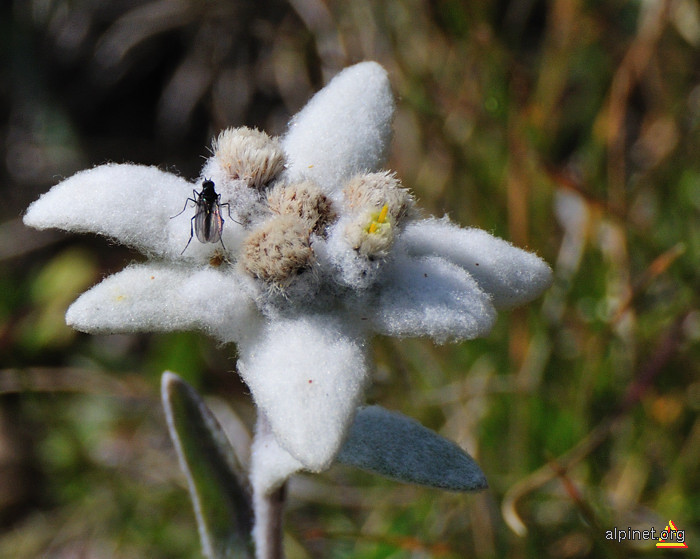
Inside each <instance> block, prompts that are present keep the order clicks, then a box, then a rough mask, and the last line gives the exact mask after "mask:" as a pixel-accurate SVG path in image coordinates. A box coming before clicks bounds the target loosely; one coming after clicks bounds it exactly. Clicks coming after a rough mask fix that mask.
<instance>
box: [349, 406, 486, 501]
mask: <svg viewBox="0 0 700 559" xmlns="http://www.w3.org/2000/svg"><path fill="white" fill-rule="evenodd" d="M337 460H338V462H341V463H343V464H348V465H350V466H355V467H356V468H360V469H362V470H367V471H369V472H372V473H375V474H379V475H381V476H384V477H388V478H391V479H395V480H397V481H403V482H407V483H416V484H418V485H427V486H429V487H437V488H439V489H447V490H449V491H479V490H481V489H486V488H487V487H488V483H487V482H486V476H484V473H483V472H482V471H481V469H480V468H479V466H478V465H477V463H476V462H475V461H474V459H473V458H472V457H471V456H469V455H468V454H467V453H466V452H465V451H464V450H462V449H461V448H460V447H459V446H457V445H456V444H455V443H453V442H452V441H450V440H448V439H445V438H444V437H441V436H440V435H438V434H437V433H435V432H434V431H431V430H430V429H428V428H427V427H424V426H423V425H421V424H420V423H418V422H417V421H415V420H414V419H411V418H409V417H406V416H405V415H401V414H400V413H396V412H391V411H389V410H386V409H384V408H382V407H379V406H370V407H366V408H362V409H360V410H359V411H358V413H357V415H356V416H355V422H354V423H353V425H352V428H351V429H350V435H349V436H348V440H347V441H346V442H345V445H344V446H343V448H342V450H341V451H340V453H339V454H338V457H337Z"/></svg>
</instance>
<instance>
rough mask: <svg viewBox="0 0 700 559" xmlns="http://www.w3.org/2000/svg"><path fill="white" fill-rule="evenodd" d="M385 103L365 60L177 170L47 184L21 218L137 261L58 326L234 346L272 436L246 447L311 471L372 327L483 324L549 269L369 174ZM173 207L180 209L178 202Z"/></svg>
mask: <svg viewBox="0 0 700 559" xmlns="http://www.w3.org/2000/svg"><path fill="white" fill-rule="evenodd" d="M393 109H394V101H393V96H392V93H391V89H390V86H389V81H388V78H387V75H386V72H385V71H384V70H383V69H382V68H381V67H380V66H379V65H378V64H376V63H373V62H364V63H361V64H357V65H355V66H352V67H350V68H348V69H346V70H344V71H343V72H341V73H340V74H339V75H338V76H336V77H335V78H334V79H333V80H332V81H331V82H330V84H329V85H328V86H326V87H325V88H324V89H323V90H321V91H320V92H319V93H318V94H317V95H316V96H314V98H313V99H312V100H311V101H310V102H309V103H308V104H307V106H306V107H305V108H304V109H303V110H302V111H301V112H300V113H299V114H298V115H296V116H295V117H294V118H293V119H292V121H291V122H290V125H289V129H288V131H287V132H286V134H285V135H284V136H283V137H282V138H281V139H276V138H271V137H269V136H268V135H267V134H265V133H263V132H260V131H257V130H251V129H248V128H237V129H229V130H226V131H224V132H222V133H221V134H220V135H219V136H218V138H217V139H216V140H215V141H214V144H213V149H212V156H211V157H210V158H209V159H208V160H207V162H206V163H205V165H204V167H203V169H202V174H201V176H200V178H199V179H197V180H196V181H195V182H194V183H190V182H188V181H187V180H185V179H184V178H182V177H179V176H176V175H174V174H171V173H166V172H164V171H161V170H159V169H157V168H155V167H145V166H138V165H115V164H108V165H102V166H99V167H96V168H94V169H90V170H87V171H83V172H80V173H78V174H76V175H74V176H73V177H71V178H69V179H67V180H65V181H63V182H61V183H60V184H58V185H57V186H55V187H54V188H53V189H51V190H50V191H49V192H48V193H47V194H45V195H44V196H42V197H41V198H40V199H39V200H38V201H36V202H35V203H34V204H32V205H31V206H30V208H29V210H28V211H27V214H26V216H25V223H27V224H28V225H31V226H34V227H38V228H48V227H58V228H62V229H67V230H72V231H89V232H93V233H98V234H102V235H106V236H109V237H112V238H115V239H117V240H119V241H121V242H123V243H126V244H128V245H131V246H134V247H136V248H138V249H139V250H141V251H142V252H144V253H145V254H146V255H148V256H149V257H150V258H151V259H150V260H149V261H148V262H146V263H144V264H134V265H131V266H129V267H127V268H126V269H125V270H123V271H121V272H119V273H117V274H115V275H113V276H110V277H108V278H106V279H105V280H104V281H102V282H101V283H100V284H98V285H96V286H95V287H93V288H92V289H91V290H89V291H88V292H86V293H84V294H83V295H82V296H81V297H80V298H79V299H78V300H77V301H76V302H75V303H73V305H72V306H71V307H70V309H69V310H68V313H67V315H66V319H67V322H68V323H69V324H70V325H72V326H73V327H75V328H77V329H79V330H83V331H86V332H93V333H101V332H125V331H138V330H181V329H201V330H204V331H205V332H207V333H209V334H211V335H212V336H214V337H216V338H218V339H219V340H221V341H223V342H233V343H236V344H238V350H239V363H238V368H239V372H240V374H241V375H242V377H243V378H244V380H245V381H246V383H247V384H248V386H249V387H250V389H251V392H252V394H253V397H254V399H255V402H256V404H257V405H258V406H259V407H260V409H261V410H262V412H263V414H264V416H265V417H266V418H267V421H268V422H269V427H270V430H271V433H272V435H271V436H272V438H273V439H274V441H273V442H274V444H272V443H270V444H271V445H272V447H270V448H272V450H270V448H268V449H267V450H265V451H264V452H263V450H260V452H261V453H263V454H265V456H266V457H268V458H269V456H270V455H275V456H284V459H282V458H280V460H279V463H278V465H279V464H287V465H289V466H288V469H290V468H291V469H294V468H298V467H304V468H307V469H310V470H314V471H318V470H321V469H324V468H326V467H327V466H328V465H329V464H330V463H331V462H332V460H333V458H334V457H335V455H336V454H337V452H338V450H339V448H340V446H341V444H342V442H343V440H344V437H345V435H346V433H347V430H348V428H349V426H350V424H351V423H352V419H353V417H354V414H355V410H356V409H357V406H358V404H359V403H360V402H361V399H362V394H363V388H364V387H365V385H366V383H367V378H368V368H369V364H368V359H367V351H366V350H367V340H368V339H369V337H370V336H371V335H372V334H374V333H381V334H386V335H392V336H428V337H431V338H432V339H434V340H435V341H437V342H445V341H448V340H452V341H458V340H464V339H469V338H474V337H478V336H483V335H486V334H487V333H488V332H489V331H490V329H491V327H492V326H493V323H494V321H495V317H496V309H499V308H508V307H512V306H515V305H519V304H522V303H525V302H527V301H530V300H531V299H533V298H535V297H536V296H538V295H539V294H540V293H541V292H542V291H543V290H544V289H545V288H546V287H548V285H549V284H550V281H551V271H550V269H549V267H548V266H547V265H546V264H545V263H544V261H542V260H541V259H540V258H538V257H537V256H535V255H534V254H531V253H528V252H525V251H523V250H520V249H518V248H515V247H513V246H512V245H510V244H509V243H507V242H505V241H503V240H500V239H497V238H495V237H492V236H491V235H489V234H488V233H486V232H484V231H481V230H478V229H461V228H459V227H458V226H457V225H455V224H453V223H451V222H450V221H449V220H448V219H447V218H442V219H436V218H428V219H419V216H418V212H417V210H416V208H415V200H414V197H413V196H412V195H411V193H410V192H409V191H408V190H407V189H406V188H405V187H403V186H402V185H401V183H400V181H399V179H398V178H397V177H396V176H395V175H394V174H392V173H390V172H387V171H384V170H382V166H383V164H384V162H385V156H386V153H387V150H388V146H389V141H390V137H391V121H392V116H393ZM205 181H211V183H213V185H214V188H215V193H216V195H217V197H216V198H213V197H210V198H209V199H208V200H207V201H206V204H209V206H207V208H205V209H209V210H211V211H212V212H218V213H216V216H215V217H216V218H217V221H214V222H212V223H213V226H215V227H219V230H217V231H216V233H218V234H220V239H219V237H218V236H216V235H214V236H211V237H210V238H211V239H213V240H214V241H215V242H200V240H199V239H198V238H197V239H196V240H192V238H193V227H195V226H197V223H198V222H197V221H196V220H197V219H198V218H197V216H198V212H201V211H202V207H201V205H202V204H204V203H205V202H202V201H201V198H200V191H201V189H202V186H203V184H204V182H205ZM144 187H147V188H148V192H149V196H146V197H144V196H143V195H142V193H143V189H144ZM208 187H210V185H208ZM188 198H189V199H190V201H189V202H188V201H187V200H188ZM193 203H194V207H193ZM183 204H185V207H186V208H187V207H189V208H190V211H184V212H182V213H181V214H178V211H180V210H181V209H182V207H183ZM188 204H189V205H188ZM173 216H174V217H173ZM193 220H194V221H193ZM188 239H189V240H188ZM187 243H190V244H189V245H188V246H187V248H186V250H184V251H183V248H184V247H186V245H187ZM268 438H269V437H268ZM273 447H274V448H273ZM266 459H267V458H266ZM281 468H282V470H284V468H287V466H284V467H281ZM285 471H286V470H285ZM288 473H289V472H286V474H285V475H287V474H288ZM279 475H280V476H282V475H283V474H279ZM273 477H274V476H273ZM275 479H276V478H275ZM265 483H267V484H270V485H272V484H273V483H274V480H273V481H270V480H267V481H266V482H265Z"/></svg>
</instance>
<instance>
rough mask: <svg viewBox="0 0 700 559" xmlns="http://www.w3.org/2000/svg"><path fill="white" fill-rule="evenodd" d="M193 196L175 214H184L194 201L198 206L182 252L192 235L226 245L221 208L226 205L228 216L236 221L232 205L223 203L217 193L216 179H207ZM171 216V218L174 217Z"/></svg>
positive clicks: (201, 241)
mask: <svg viewBox="0 0 700 559" xmlns="http://www.w3.org/2000/svg"><path fill="white" fill-rule="evenodd" d="M192 196H193V197H192V198H188V199H187V200H186V201H185V207H184V208H182V211H181V212H180V213H179V214H176V215H174V216H173V217H177V216H178V215H180V214H182V213H183V212H184V211H185V210H186V209H187V204H189V203H190V202H192V203H193V204H194V206H195V208H196V211H195V214H194V216H193V217H192V219H191V220H190V240H189V241H187V244H186V245H185V248H183V249H182V252H181V253H180V254H184V253H185V251H186V250H187V247H188V246H190V243H191V242H192V237H194V236H195V235H197V239H198V240H199V242H200V243H218V242H221V246H222V247H224V250H226V247H225V246H224V241H222V240H221V232H222V231H223V229H224V218H223V217H222V216H221V208H222V207H223V206H226V209H227V210H228V216H229V217H230V218H231V220H232V221H235V219H233V218H232V217H231V207H230V206H229V204H228V203H224V204H222V203H221V194H217V193H216V189H215V188H214V181H212V180H209V179H207V180H205V181H204V182H203V183H202V191H201V192H197V191H196V190H193V191H192ZM173 217H171V218H170V219H173Z"/></svg>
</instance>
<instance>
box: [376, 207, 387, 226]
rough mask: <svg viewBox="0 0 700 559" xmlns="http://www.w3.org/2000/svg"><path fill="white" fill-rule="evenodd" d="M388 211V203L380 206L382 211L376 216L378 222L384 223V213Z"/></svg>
mask: <svg viewBox="0 0 700 559" xmlns="http://www.w3.org/2000/svg"><path fill="white" fill-rule="evenodd" d="M387 213H389V204H384V205H383V206H382V211H381V212H379V217H378V218H377V222H378V223H384V222H385V221H386V214H387Z"/></svg>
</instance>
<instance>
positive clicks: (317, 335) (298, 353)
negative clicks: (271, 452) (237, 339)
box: [238, 315, 367, 471]
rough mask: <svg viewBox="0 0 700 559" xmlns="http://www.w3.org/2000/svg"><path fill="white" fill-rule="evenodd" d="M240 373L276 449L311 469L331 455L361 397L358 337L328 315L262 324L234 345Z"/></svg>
mask: <svg viewBox="0 0 700 559" xmlns="http://www.w3.org/2000/svg"><path fill="white" fill-rule="evenodd" d="M238 347H239V360H238V368H239V372H240V373H241V376H242V377H243V379H244V380H245V382H246V384H247V385H248V386H249V387H250V389H251V392H252V393H253V397H254V398H255V402H256V403H257V405H258V406H259V407H260V408H261V409H262V411H263V413H265V415H266V416H267V417H268V419H269V421H270V426H271V428H272V431H273V432H274V433H275V437H276V438H277V441H278V442H279V444H280V445H281V446H282V447H284V449H285V450H287V451H288V452H289V453H290V454H291V455H292V456H294V457H295V458H296V459H297V460H299V461H300V462H302V463H303V464H304V467H305V468H307V469H309V470H311V471H320V470H323V469H325V468H327V467H328V466H329V465H330V464H331V462H332V461H333V458H334V457H335V455H336V453H337V452H338V449H339V448H340V445H341V444H342V442H343V439H344V438H345V434H346V432H347V429H348V428H349V426H350V423H351V422H352V419H353V416H354V413H355V408H356V407H357V405H358V404H359V402H360V400H361V398H362V392H363V389H364V385H365V383H366V380H367V361H366V355H365V347H364V343H363V340H362V337H360V336H358V335H357V334H355V333H353V332H352V329H351V327H350V326H349V325H348V324H347V321H343V320H342V319H341V318H338V317H335V316H333V315H309V316H300V317H298V318H288V319H281V320H278V321H276V322H273V323H271V324H266V325H265V327H264V328H263V329H262V331H261V333H260V334H259V335H257V336H255V337H254V338H251V339H250V340H247V341H246V342H245V343H241V344H239V346H238Z"/></svg>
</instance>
